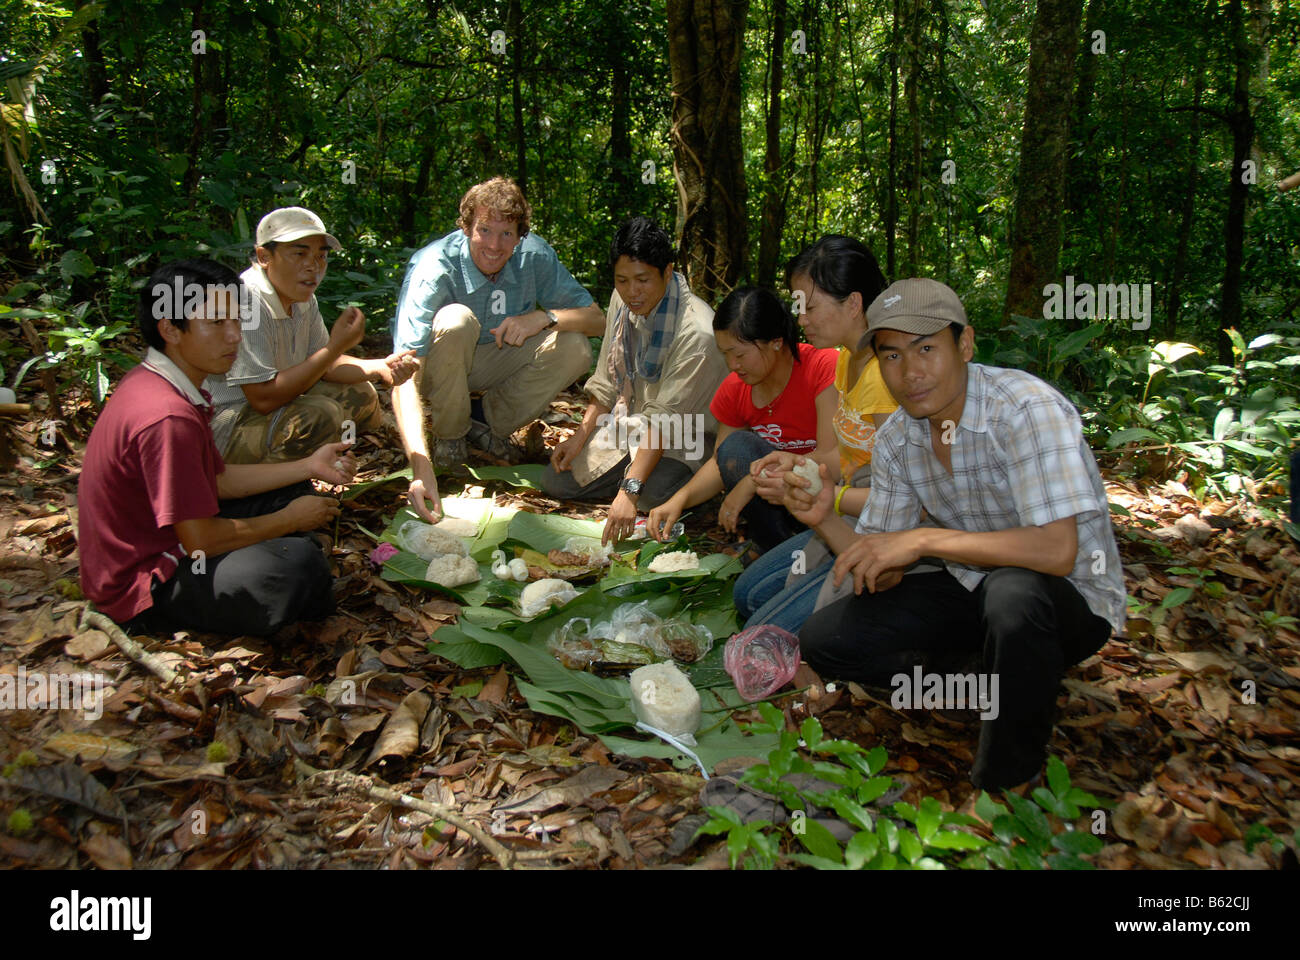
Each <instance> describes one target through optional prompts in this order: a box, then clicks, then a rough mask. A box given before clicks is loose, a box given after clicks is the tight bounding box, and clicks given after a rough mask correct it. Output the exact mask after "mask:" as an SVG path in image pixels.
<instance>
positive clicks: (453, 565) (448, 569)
mask: <svg viewBox="0 0 1300 960" xmlns="http://www.w3.org/2000/svg"><path fill="white" fill-rule="evenodd" d="M480 577H481V574H480V573H479V570H478V564H477V563H475V562H474V560H473V558H471V557H458V556H456V555H455V554H454V553H444V554H442V555H440V556H437V557H434V558H433V559H432V560H430V561H429V569H428V570H426V571H425V574H424V579H426V580H428V581H429V582H430V583H438V584H441V585H442V586H444V587H460V586H464V585H465V584H467V583H473V582H474V581H476V580H478V579H480Z"/></svg>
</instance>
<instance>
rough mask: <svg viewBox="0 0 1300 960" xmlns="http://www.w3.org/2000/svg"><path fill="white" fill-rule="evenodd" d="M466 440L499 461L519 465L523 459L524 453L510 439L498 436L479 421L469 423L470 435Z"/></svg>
mask: <svg viewBox="0 0 1300 960" xmlns="http://www.w3.org/2000/svg"><path fill="white" fill-rule="evenodd" d="M465 439H466V440H468V441H469V442H470V443H471V444H473V445H474V448H475V449H476V450H482V451H483V452H484V453H486V454H487V455H488V456H490V457H495V458H496V459H497V460H504V461H506V462H507V463H518V462H519V461H520V460H521V459H522V458H523V451H522V450H520V449H519V448H518V447H517V446H515V445H514V444H513V443H512V442H511V441H510V438H508V437H499V436H497V435H496V434H495V433H493V432H492V429H491V428H490V427H489V426H488V425H487V424H486V423H479V422H478V421H477V420H471V421H470V422H469V433H467V434H466V435H465Z"/></svg>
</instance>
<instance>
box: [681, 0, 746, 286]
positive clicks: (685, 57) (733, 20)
mask: <svg viewBox="0 0 1300 960" xmlns="http://www.w3.org/2000/svg"><path fill="white" fill-rule="evenodd" d="M748 6H749V0H668V61H669V66H670V68H671V70H672V84H673V90H672V97H673V114H672V116H673V126H672V142H673V172H674V175H675V177H676V180H677V192H678V217H679V221H680V224H681V235H680V237H679V238H678V240H679V249H680V250H681V259H682V262H683V266H684V267H685V270H686V276H687V278H688V279H689V280H690V283H691V287H692V288H693V289H694V290H695V292H696V293H697V294H699V295H700V296H701V297H703V298H704V299H705V300H708V301H710V302H713V301H715V300H716V298H717V295H718V294H721V293H726V292H727V291H729V290H731V289H732V288H733V287H734V286H736V284H737V283H738V282H739V280H740V277H741V275H742V272H743V270H744V266H745V254H746V246H747V244H746V240H747V236H746V234H747V224H746V218H745V203H746V199H747V197H746V189H745V166H744V154H743V152H742V148H741V139H740V133H741V130H740V72H741V71H740V68H741V62H740V51H741V41H742V39H743V37H744V33H745V14H746V10H747V8H748Z"/></svg>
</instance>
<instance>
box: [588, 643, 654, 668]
mask: <svg viewBox="0 0 1300 960" xmlns="http://www.w3.org/2000/svg"><path fill="white" fill-rule="evenodd" d="M598 646H599V647H600V660H601V661H602V662H604V663H607V664H611V665H612V664H618V665H628V666H645V665H646V664H649V663H654V662H655V660H657V659H658V658H657V657H656V656H655V655H654V654H653V653H652V652H651V651H650V650H648V649H646V648H645V647H643V646H641V645H640V644H639V643H619V642H618V641H617V640H601V641H599V643H598Z"/></svg>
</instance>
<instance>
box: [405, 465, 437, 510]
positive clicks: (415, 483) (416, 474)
mask: <svg viewBox="0 0 1300 960" xmlns="http://www.w3.org/2000/svg"><path fill="white" fill-rule="evenodd" d="M406 496H407V499H408V500H409V501H410V503H411V509H412V510H414V511H415V512H416V513H418V514H419V515H420V516H421V517H422V518H423V519H424V520H425V521H426V522H428V523H437V522H438V521H439V520H441V519H442V498H441V497H440V496H438V481H437V479H436V478H435V477H434V475H433V464H431V463H430V462H429V458H428V457H425V456H423V455H421V456H417V457H413V458H412V463H411V485H410V486H409V487H407V490H406Z"/></svg>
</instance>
